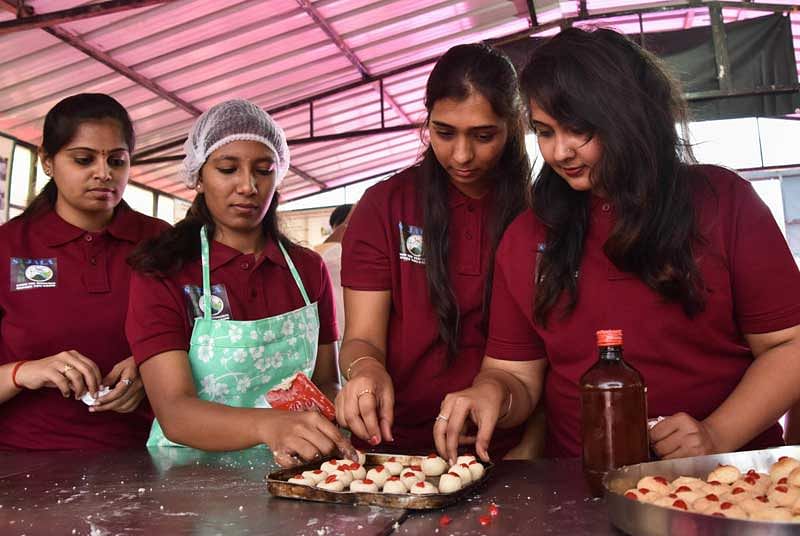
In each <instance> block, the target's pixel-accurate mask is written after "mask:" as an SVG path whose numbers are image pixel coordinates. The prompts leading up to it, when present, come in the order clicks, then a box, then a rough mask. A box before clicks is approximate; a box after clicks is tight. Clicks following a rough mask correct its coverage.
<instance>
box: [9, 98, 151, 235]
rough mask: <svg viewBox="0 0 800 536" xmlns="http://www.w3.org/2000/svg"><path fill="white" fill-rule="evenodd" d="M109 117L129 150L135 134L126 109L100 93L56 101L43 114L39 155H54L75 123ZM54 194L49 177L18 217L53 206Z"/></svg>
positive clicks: (73, 130)
mask: <svg viewBox="0 0 800 536" xmlns="http://www.w3.org/2000/svg"><path fill="white" fill-rule="evenodd" d="M103 119H113V120H114V121H116V122H117V123H118V124H119V127H120V130H121V131H122V137H123V138H125V143H126V144H127V146H128V152H129V153H133V149H134V146H135V144H136V136H135V134H134V132H133V123H132V122H131V118H130V116H129V115H128V112H127V110H125V108H124V107H123V106H122V105H121V104H120V103H119V102H117V101H116V99H114V98H113V97H110V96H108V95H106V94H104V93H79V94H77V95H72V96H71V97H67V98H65V99H62V100H61V101H59V102H58V104H56V105H55V106H53V107H52V108H51V109H50V111H49V112H47V115H46V116H45V118H44V129H43V131H42V145H41V146H40V152H41V154H42V156H45V157H50V158H52V157H54V156H55V155H56V153H57V152H58V151H60V150H61V149H62V148H63V147H64V146H65V145H67V144H68V143H69V142H70V141H72V139H73V138H74V137H75V134H76V133H77V132H78V127H80V126H81V124H82V123H85V122H87V121H99V120H103ZM57 198H58V187H57V186H56V182H55V181H54V180H53V179H50V180H49V181H48V182H47V184H46V185H45V186H44V188H43V189H42V191H41V192H39V194H38V195H37V196H36V197H34V198H33V201H31V202H30V204H29V205H28V207H27V208H26V209H25V211H24V212H23V213H22V214H20V218H23V219H30V218H33V217H34V216H36V215H37V214H39V213H41V212H42V211H44V210H47V209H50V208H52V207H54V206H55V204H56V199H57Z"/></svg>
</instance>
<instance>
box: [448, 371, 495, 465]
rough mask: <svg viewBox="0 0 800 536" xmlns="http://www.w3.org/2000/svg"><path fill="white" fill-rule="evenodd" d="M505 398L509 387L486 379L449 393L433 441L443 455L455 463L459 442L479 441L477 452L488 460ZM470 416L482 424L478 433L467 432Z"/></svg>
mask: <svg viewBox="0 0 800 536" xmlns="http://www.w3.org/2000/svg"><path fill="white" fill-rule="evenodd" d="M504 400H506V390H505V389H504V388H503V386H502V385H501V384H500V383H499V382H495V381H482V382H480V383H479V384H477V385H473V386H472V387H470V388H469V389H464V390H463V391H458V392H456V393H450V394H449V395H447V396H446V397H445V398H444V401H443V402H442V405H441V408H440V410H439V415H438V416H437V417H436V422H435V423H434V425H433V440H434V442H435V443H436V450H437V451H439V454H440V455H441V456H442V457H443V458H444V459H446V460H448V462H449V463H450V465H452V464H454V463H455V461H456V458H457V457H458V446H459V445H464V444H469V443H475V452H476V454H477V455H478V456H479V457H480V458H481V459H482V460H483V461H487V462H488V461H489V441H490V440H491V438H492V434H493V433H494V428H495V425H496V424H497V421H498V420H499V419H500V411H501V408H502V406H503V402H504ZM467 419H469V420H470V421H472V423H474V424H475V425H476V426H477V427H478V433H477V435H475V436H467V435H466V429H467V426H468V423H467Z"/></svg>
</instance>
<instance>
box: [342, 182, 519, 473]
mask: <svg viewBox="0 0 800 536" xmlns="http://www.w3.org/2000/svg"><path fill="white" fill-rule="evenodd" d="M419 180H421V177H420V176H419V172H418V168H416V167H413V168H410V169H407V170H405V171H403V172H401V173H400V174H398V175H395V176H394V177H392V178H390V179H388V180H386V181H384V182H381V183H379V184H376V185H375V186H373V187H371V188H370V189H369V190H367V192H366V193H365V194H364V196H363V197H362V198H361V200H360V201H359V203H358V205H357V206H356V208H355V211H354V213H353V215H352V217H351V219H350V223H349V225H348V227H347V232H346V233H345V236H344V241H343V245H342V247H343V251H342V286H344V287H348V288H352V289H354V290H366V291H370V290H372V291H376V290H390V291H391V296H392V304H391V309H390V312H389V326H388V334H387V341H386V368H387V370H388V372H389V374H390V376H391V377H392V380H393V383H394V389H395V408H394V428H393V429H392V435H393V436H394V439H395V442H394V443H393V444H387V443H384V444H383V445H381V449H385V448H391V449H396V450H398V451H407V452H408V451H420V450H421V451H427V450H431V449H433V422H434V419H435V418H436V415H437V414H438V413H439V408H440V405H441V403H442V400H443V399H444V397H445V395H447V394H448V393H451V392H454V391H459V390H461V389H466V388H468V387H470V386H471V385H472V380H473V379H474V378H475V376H476V375H477V374H478V371H479V370H480V366H481V362H482V360H483V355H484V349H485V345H486V336H485V333H484V330H482V329H481V320H482V311H481V304H482V300H483V289H484V283H485V281H486V276H487V268H488V266H489V255H490V244H489V240H490V237H489V236H488V235H489V229H488V222H489V216H490V209H491V205H492V195H491V194H488V195H486V196H484V197H483V198H481V199H471V198H469V197H466V196H465V195H463V194H462V193H461V192H459V191H458V190H457V189H456V188H455V187H452V186H451V188H450V190H449V191H450V198H449V201H448V203H449V207H450V232H449V237H450V249H449V252H448V254H449V259H448V261H449V266H448V275H449V278H450V284H451V286H452V289H453V292H454V294H455V297H456V301H457V303H458V308H459V311H460V312H461V331H460V333H459V338H458V347H459V353H458V355H457V356H455V358H454V359H453V362H452V363H448V362H447V352H446V347H445V345H444V344H443V343H442V341H441V339H440V338H439V324H438V321H437V318H436V314H435V313H434V310H433V306H432V305H431V300H430V297H429V294H428V282H427V278H426V275H425V264H424V256H423V255H421V254H420V253H421V250H420V249H419V248H420V245H421V244H423V243H424V237H423V236H422V226H423V215H422V214H423V212H422V211H423V208H422V205H421V199H420V198H419V184H418V181H419ZM521 432H522V430H521V428H516V429H513V430H498V431H497V433H496V434H495V437H494V439H493V440H492V445H491V447H492V453H493V456H496V457H500V456H502V455H503V454H505V452H507V451H508V450H509V449H510V448H512V447H514V446H515V445H516V444H518V443H519V441H520V439H521Z"/></svg>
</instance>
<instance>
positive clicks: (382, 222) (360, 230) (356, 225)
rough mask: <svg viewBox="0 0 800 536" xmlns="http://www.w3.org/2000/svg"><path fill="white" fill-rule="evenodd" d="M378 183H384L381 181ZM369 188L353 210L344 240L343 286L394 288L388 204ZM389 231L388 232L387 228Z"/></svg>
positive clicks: (363, 288) (356, 288)
mask: <svg viewBox="0 0 800 536" xmlns="http://www.w3.org/2000/svg"><path fill="white" fill-rule="evenodd" d="M376 186H382V185H381V184H378V185H376ZM378 192H379V190H377V189H376V187H375V186H373V187H372V188H370V190H368V191H367V192H366V193H365V194H364V196H363V197H362V198H361V201H359V203H358V204H357V205H356V207H355V209H354V210H353V215H352V216H351V217H350V223H349V224H348V225H347V231H346V232H345V233H344V240H343V241H342V286H343V287H348V288H352V289H355V290H389V289H391V288H392V267H391V262H390V257H389V255H390V252H391V244H390V241H389V236H390V234H389V232H390V230H388V229H387V228H386V227H387V226H388V225H389V224H388V215H387V212H388V206H383V207H382V206H381V205H386V204H384V203H380V202H379V199H378V197H379V196H378V195H377V194H378ZM387 231H388V232H387Z"/></svg>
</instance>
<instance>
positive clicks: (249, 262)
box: [126, 100, 355, 465]
mask: <svg viewBox="0 0 800 536" xmlns="http://www.w3.org/2000/svg"><path fill="white" fill-rule="evenodd" d="M184 149H185V152H186V158H185V159H184V161H183V168H184V172H185V180H186V184H187V185H188V186H189V187H192V188H194V189H195V190H196V191H197V196H196V197H195V200H194V202H193V203H192V206H191V208H190V209H189V212H188V214H187V216H186V218H185V219H184V220H183V221H181V222H179V223H178V224H177V225H176V226H175V228H174V229H172V230H170V231H168V232H166V233H165V234H163V235H162V236H160V237H159V238H157V239H155V240H152V241H150V242H147V243H145V244H143V245H142V247H141V248H140V249H139V251H137V252H136V253H135V254H134V255H133V256H132V257H131V264H132V265H133V267H134V270H135V272H134V275H133V277H132V280H131V291H130V303H129V308H128V318H127V323H126V332H127V335H128V340H129V341H130V344H131V348H132V349H133V355H134V357H135V359H136V362H137V363H138V364H139V367H140V371H141V376H142V379H143V381H144V384H145V389H146V391H147V395H148V398H149V400H150V403H151V404H152V406H153V410H154V411H155V414H156V418H157V421H156V422H155V423H154V424H153V428H152V430H151V433H150V438H149V440H148V446H158V445H174V444H175V443H178V444H182V445H186V446H190V447H194V448H199V449H203V450H239V449H244V448H248V447H252V446H255V445H259V444H266V445H268V446H269V447H270V448H271V449H272V451H273V452H274V454H275V460H276V461H277V462H278V463H279V464H281V465H294V464H296V463H298V462H300V461H301V460H313V459H315V458H317V457H319V456H321V455H327V454H331V453H334V452H337V451H338V452H341V453H342V454H343V455H345V456H351V457H353V456H354V455H355V452H354V450H353V448H352V446H351V445H350V443H349V442H348V441H347V440H345V439H344V437H343V436H342V435H341V433H340V431H339V429H338V428H337V427H336V426H335V425H334V424H332V423H331V422H329V421H327V420H326V419H325V418H324V417H323V416H322V415H320V414H319V413H317V412H313V411H312V412H303V413H293V412H286V411H277V410H270V409H262V408H258V407H257V406H259V405H260V404H259V401H262V400H263V395H264V394H265V393H266V392H267V391H268V390H269V389H271V388H273V387H275V386H276V385H277V384H278V383H280V382H281V381H282V380H285V379H286V378H288V377H290V376H292V375H293V374H294V373H296V372H304V373H305V374H306V375H307V376H309V377H310V378H312V379H313V381H314V382H315V383H316V384H317V385H319V386H321V387H323V390H325V389H326V388H331V387H334V386H335V385H336V382H337V379H336V365H335V359H336V349H335V345H334V343H335V341H336V339H337V330H336V317H335V313H334V301H333V295H332V292H331V283H330V279H329V276H328V272H327V270H326V269H325V265H324V264H323V262H322V259H321V258H320V256H319V255H318V254H316V253H314V252H312V251H310V250H308V249H305V248H302V247H300V246H298V245H296V244H293V243H291V242H290V241H289V240H288V239H287V238H286V237H285V236H284V235H283V234H281V232H280V231H279V230H278V224H277V206H278V194H277V192H276V189H277V187H278V186H279V184H280V182H281V180H282V179H283V177H284V176H285V175H286V171H287V170H288V169H289V148H288V146H287V143H286V137H285V135H284V133H283V130H281V128H280V127H279V126H278V125H277V124H276V123H275V122H274V120H273V119H272V118H271V117H270V116H269V115H268V114H267V113H265V112H264V111H263V110H262V109H261V108H259V107H258V106H255V105H254V104H252V103H250V102H248V101H245V100H231V101H226V102H223V103H221V104H218V105H216V106H214V107H213V108H211V109H210V110H208V111H207V112H205V113H204V114H203V115H202V116H200V117H199V118H198V120H197V122H196V123H195V124H194V126H193V127H192V129H191V132H190V133H189V138H188V140H187V141H186V144H185V145H184ZM332 391H333V389H330V390H328V392H330V393H331V394H332ZM173 442H174V443H173Z"/></svg>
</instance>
